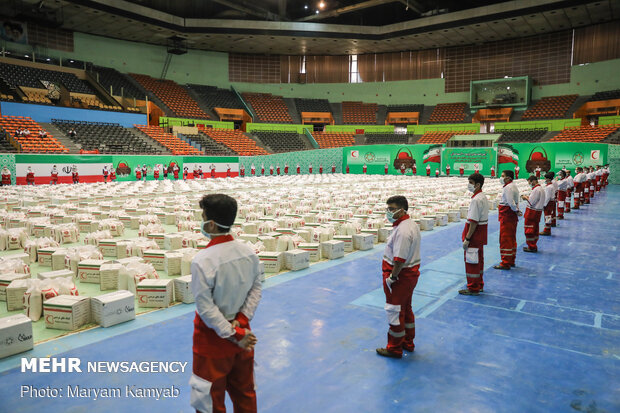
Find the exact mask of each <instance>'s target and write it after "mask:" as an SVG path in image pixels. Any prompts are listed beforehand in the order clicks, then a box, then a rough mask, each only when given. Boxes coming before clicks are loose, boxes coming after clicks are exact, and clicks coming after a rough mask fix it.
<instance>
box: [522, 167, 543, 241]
mask: <svg viewBox="0 0 620 413" xmlns="http://www.w3.org/2000/svg"><path fill="white" fill-rule="evenodd" d="M527 183H528V184H530V187H531V188H532V192H531V193H530V196H529V197H527V196H525V195H523V196H521V198H522V199H523V200H524V201H527V204H528V205H527V208H526V209H525V214H523V228H524V230H525V242H526V244H527V247H523V251H525V252H538V246H537V243H538V231H539V226H540V215H541V214H542V210H543V208H544V206H545V191H544V190H543V189H542V187H541V186H540V185H539V184H538V178H536V175H531V176H530V177H529V178H527Z"/></svg>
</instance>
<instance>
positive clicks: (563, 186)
mask: <svg viewBox="0 0 620 413" xmlns="http://www.w3.org/2000/svg"><path fill="white" fill-rule="evenodd" d="M567 190H568V176H567V174H566V172H565V171H560V172H558V194H557V197H558V219H564V209H565V205H566V194H567ZM569 202H570V200H569Z"/></svg>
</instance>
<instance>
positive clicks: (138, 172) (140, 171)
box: [135, 168, 142, 181]
mask: <svg viewBox="0 0 620 413" xmlns="http://www.w3.org/2000/svg"><path fill="white" fill-rule="evenodd" d="M135 172H136V179H137V180H138V181H139V180H141V179H142V169H140V168H136V170H135Z"/></svg>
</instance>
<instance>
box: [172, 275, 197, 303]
mask: <svg viewBox="0 0 620 413" xmlns="http://www.w3.org/2000/svg"><path fill="white" fill-rule="evenodd" d="M174 301H181V302H182V303H185V304H191V303H193V302H194V294H192V276H191V275H184V276H182V277H179V278H175V279H174Z"/></svg>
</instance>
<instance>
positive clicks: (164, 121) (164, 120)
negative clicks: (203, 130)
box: [159, 116, 235, 129]
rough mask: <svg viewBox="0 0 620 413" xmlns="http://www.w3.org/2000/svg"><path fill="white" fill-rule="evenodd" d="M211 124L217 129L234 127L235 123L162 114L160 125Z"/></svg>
mask: <svg viewBox="0 0 620 413" xmlns="http://www.w3.org/2000/svg"><path fill="white" fill-rule="evenodd" d="M197 124H201V125H209V126H211V127H213V128H217V129H234V128H235V124H234V123H233V122H220V121H219V120H202V119H184V118H169V117H166V116H162V117H161V118H159V125H160V126H188V125H197Z"/></svg>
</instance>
